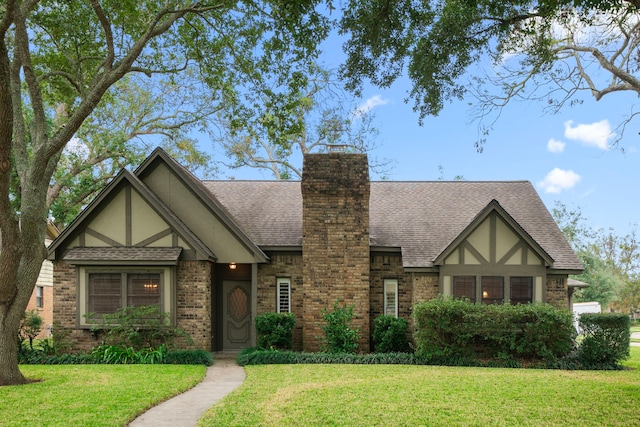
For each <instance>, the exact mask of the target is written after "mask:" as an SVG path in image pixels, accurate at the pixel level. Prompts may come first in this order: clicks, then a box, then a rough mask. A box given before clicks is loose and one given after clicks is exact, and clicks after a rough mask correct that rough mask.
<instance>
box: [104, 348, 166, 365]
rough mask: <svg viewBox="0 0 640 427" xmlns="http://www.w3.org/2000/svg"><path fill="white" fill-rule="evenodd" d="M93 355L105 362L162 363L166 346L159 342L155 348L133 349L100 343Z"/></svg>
mask: <svg viewBox="0 0 640 427" xmlns="http://www.w3.org/2000/svg"><path fill="white" fill-rule="evenodd" d="M91 354H92V355H94V356H95V357H96V358H97V359H98V360H100V361H101V363H106V364H149V365H153V364H159V363H163V360H164V358H165V355H166V354H167V347H166V346H165V345H164V344H160V346H158V347H157V348H143V349H140V350H135V349H134V348H133V347H121V346H117V345H100V346H97V347H95V348H93V350H91Z"/></svg>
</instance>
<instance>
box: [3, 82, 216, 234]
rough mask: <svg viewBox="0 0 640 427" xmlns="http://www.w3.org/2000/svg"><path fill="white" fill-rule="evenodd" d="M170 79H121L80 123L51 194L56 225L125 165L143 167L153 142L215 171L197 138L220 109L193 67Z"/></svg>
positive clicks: (203, 170)
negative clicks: (141, 165)
mask: <svg viewBox="0 0 640 427" xmlns="http://www.w3.org/2000/svg"><path fill="white" fill-rule="evenodd" d="M170 77H171V78H153V79H150V78H148V77H146V76H127V77H126V78H123V79H122V80H120V81H119V82H117V83H116V84H115V85H114V86H113V87H112V88H111V89H110V90H109V91H108V92H107V93H106V94H105V95H104V96H103V97H102V100H101V101H100V103H99V104H98V105H97V107H96V109H95V110H94V111H93V113H92V114H91V116H89V117H88V118H87V119H86V120H85V121H84V122H83V124H82V126H80V129H78V131H77V132H76V134H75V136H74V138H73V139H72V141H71V143H70V144H68V145H67V147H66V148H65V149H64V150H63V152H62V155H61V157H60V160H59V162H58V167H57V169H56V172H55V173H54V176H53V179H52V181H51V184H50V186H49V190H48V192H47V205H48V206H49V209H50V215H51V217H52V220H53V221H54V223H55V225H56V226H58V228H60V229H62V228H64V227H66V226H67V225H68V224H69V223H70V222H71V221H72V220H73V219H74V218H75V217H76V216H77V214H78V213H79V212H80V210H81V209H82V208H83V207H84V206H85V205H86V203H87V202H88V201H89V200H91V199H93V198H94V197H95V195H96V194H97V192H99V191H100V190H102V188H103V187H104V185H105V184H106V183H107V182H108V181H109V180H110V179H112V178H113V177H114V176H115V175H116V174H117V173H118V172H119V171H120V170H121V169H122V168H125V167H135V166H137V165H139V164H140V163H141V162H142V160H144V158H145V157H146V156H148V154H149V151H150V150H151V149H152V148H153V146H155V145H161V146H162V147H163V148H164V149H165V150H166V151H167V152H169V153H170V154H171V155H172V156H173V157H174V158H176V159H177V160H179V161H180V162H181V163H182V164H183V165H184V166H185V167H187V168H188V169H189V170H190V171H193V172H194V173H198V174H199V175H200V176H211V175H213V174H214V173H215V168H214V167H213V166H212V162H211V158H210V156H209V155H208V154H207V153H206V152H204V151H203V150H202V148H200V147H199V145H198V141H197V139H196V138H197V136H198V135H199V132H200V131H202V130H205V129H209V128H210V127H211V126H212V124H213V121H214V119H215V117H216V113H217V112H219V111H220V110H221V108H222V107H221V106H220V105H218V104H215V103H211V102H210V100H209V96H208V94H209V91H208V90H207V88H206V87H203V86H204V84H203V82H202V81H201V80H200V79H198V75H197V73H195V71H194V70H185V71H183V72H181V73H180V74H179V75H176V76H174V75H172V76H170ZM14 203H19V199H18V198H16V199H14Z"/></svg>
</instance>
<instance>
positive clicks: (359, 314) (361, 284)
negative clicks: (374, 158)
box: [302, 153, 370, 352]
mask: <svg viewBox="0 0 640 427" xmlns="http://www.w3.org/2000/svg"><path fill="white" fill-rule="evenodd" d="M369 194H370V189H369V170H368V164H367V156H366V155H364V154H346V153H327V154H307V155H305V157H304V165H303V174H302V206H303V214H302V216H303V226H302V227H303V229H302V257H303V298H304V302H303V314H302V321H303V322H302V328H303V349H304V350H305V351H317V350H318V349H319V348H320V345H321V340H320V339H318V338H317V337H322V336H323V331H322V329H321V326H322V324H323V320H322V314H321V310H322V309H324V308H330V307H332V306H333V304H334V302H335V301H336V300H337V299H339V300H341V301H342V303H344V304H347V305H351V304H355V306H356V318H355V319H354V321H353V326H354V327H359V328H360V337H361V338H360V346H359V351H362V352H368V351H369Z"/></svg>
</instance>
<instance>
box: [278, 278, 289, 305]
mask: <svg viewBox="0 0 640 427" xmlns="http://www.w3.org/2000/svg"><path fill="white" fill-rule="evenodd" d="M276 283H277V285H276V288H277V291H276V294H277V295H276V303H277V312H278V313H291V279H285V278H279V279H277V281H276Z"/></svg>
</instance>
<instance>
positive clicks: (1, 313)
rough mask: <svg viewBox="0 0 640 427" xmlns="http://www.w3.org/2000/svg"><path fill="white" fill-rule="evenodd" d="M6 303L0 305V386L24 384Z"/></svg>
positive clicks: (15, 335)
mask: <svg viewBox="0 0 640 427" xmlns="http://www.w3.org/2000/svg"><path fill="white" fill-rule="evenodd" d="M10 312H11V310H9V309H8V307H7V306H6V305H3V306H0V386H3V385H19V384H25V383H26V382H27V380H26V379H25V377H24V376H23V375H22V372H20V369H19V368H18V336H17V333H16V331H17V330H18V328H16V327H15V326H14V325H13V324H14V323H15V320H14V319H11V315H10V314H9V313H10Z"/></svg>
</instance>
